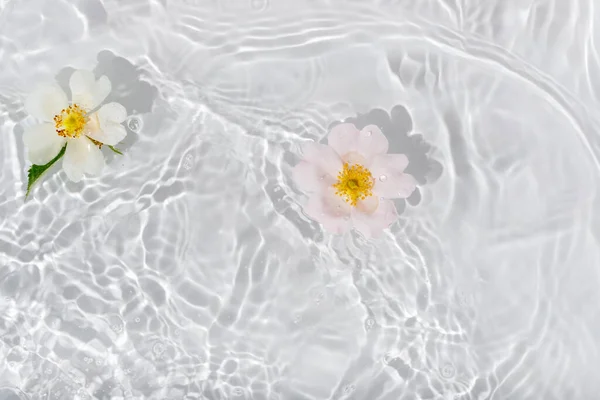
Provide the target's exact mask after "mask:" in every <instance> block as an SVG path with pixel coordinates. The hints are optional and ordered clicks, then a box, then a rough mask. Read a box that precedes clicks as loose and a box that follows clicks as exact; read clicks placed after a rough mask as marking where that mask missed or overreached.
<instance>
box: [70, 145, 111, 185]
mask: <svg viewBox="0 0 600 400" xmlns="http://www.w3.org/2000/svg"><path fill="white" fill-rule="evenodd" d="M102 168H104V156H103V155H102V152H101V151H100V149H99V148H98V146H96V145H95V144H93V143H92V141H91V140H89V139H88V138H86V137H83V136H82V137H79V138H77V139H71V140H69V142H68V144H67V151H66V152H65V157H64V161H63V169H64V170H65V173H66V174H67V177H68V178H69V179H70V180H72V181H73V182H79V181H80V180H81V179H82V178H83V174H84V173H88V174H92V175H97V174H99V173H100V171H102Z"/></svg>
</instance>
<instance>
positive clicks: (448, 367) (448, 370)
mask: <svg viewBox="0 0 600 400" xmlns="http://www.w3.org/2000/svg"><path fill="white" fill-rule="evenodd" d="M440 373H441V374H442V376H443V377H444V378H446V379H450V378H452V377H453V376H454V374H455V373H456V371H455V369H454V365H452V364H445V365H444V366H443V367H442V369H441V371H440Z"/></svg>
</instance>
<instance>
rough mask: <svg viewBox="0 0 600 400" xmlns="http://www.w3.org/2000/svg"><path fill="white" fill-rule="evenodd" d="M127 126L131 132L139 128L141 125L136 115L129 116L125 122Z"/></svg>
mask: <svg viewBox="0 0 600 400" xmlns="http://www.w3.org/2000/svg"><path fill="white" fill-rule="evenodd" d="M127 126H128V127H129V129H131V130H132V131H133V132H138V131H139V130H140V128H141V127H142V121H140V119H139V118H138V117H131V118H129V121H128V122H127Z"/></svg>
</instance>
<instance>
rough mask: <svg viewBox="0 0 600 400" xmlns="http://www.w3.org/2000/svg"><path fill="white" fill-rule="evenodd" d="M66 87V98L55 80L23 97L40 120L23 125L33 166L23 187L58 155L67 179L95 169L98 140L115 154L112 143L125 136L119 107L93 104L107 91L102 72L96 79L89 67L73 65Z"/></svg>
mask: <svg viewBox="0 0 600 400" xmlns="http://www.w3.org/2000/svg"><path fill="white" fill-rule="evenodd" d="M69 86H70V89H71V102H69V101H68V98H67V95H66V94H65V92H64V91H63V90H62V89H61V88H60V87H59V86H58V85H56V84H52V85H49V86H44V87H41V88H39V89H37V90H35V91H34V92H33V93H32V94H31V95H30V96H29V97H28V98H27V99H26V101H25V109H26V110H27V112H28V113H29V114H30V115H31V116H33V117H34V118H36V119H38V120H41V121H43V123H41V124H37V125H33V126H29V127H27V128H26V129H25V133H24V135H23V141H24V143H25V146H26V147H27V150H28V153H27V154H28V157H29V160H30V161H31V162H32V163H33V164H34V165H33V167H37V168H33V167H32V169H30V172H29V185H28V192H29V189H30V186H31V184H32V183H33V181H35V179H37V178H38V177H39V175H41V173H39V174H37V173H36V171H40V170H41V169H43V168H45V169H47V168H49V166H50V165H52V164H53V163H54V162H56V161H57V160H58V159H59V158H61V157H63V155H64V160H63V163H62V165H63V169H64V171H65V173H66V174H67V177H68V178H69V179H70V180H71V181H74V182H78V181H80V180H81V179H82V178H83V176H84V174H90V175H98V174H100V172H101V171H102V169H103V168H104V156H103V154H102V151H101V150H100V149H101V147H102V145H107V146H109V147H110V148H111V149H112V150H113V151H115V152H117V153H119V151H118V150H117V149H115V148H114V147H113V146H114V145H116V144H117V143H119V142H120V141H121V140H123V139H124V138H125V136H126V135H127V131H126V129H125V127H124V126H123V125H122V122H123V121H125V119H126V118H127V111H126V110H125V107H123V106H122V105H121V104H119V103H108V104H105V105H103V106H102V107H100V108H98V107H99V106H100V105H101V104H102V102H103V101H104V100H105V99H106V97H107V96H108V94H109V93H110V91H111V83H110V80H109V79H108V78H107V77H106V76H102V77H101V78H100V79H98V80H96V78H95V76H94V74H93V72H91V71H84V70H77V71H75V72H73V74H72V75H71V78H70V81H69ZM45 169H43V171H45ZM43 171H41V172H42V173H43ZM32 179H33V181H32Z"/></svg>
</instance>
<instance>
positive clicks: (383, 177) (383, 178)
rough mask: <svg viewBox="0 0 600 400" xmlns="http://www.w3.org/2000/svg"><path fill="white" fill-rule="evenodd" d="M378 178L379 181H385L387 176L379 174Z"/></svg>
mask: <svg viewBox="0 0 600 400" xmlns="http://www.w3.org/2000/svg"><path fill="white" fill-rule="evenodd" d="M379 180H380V181H381V182H385V181H387V176H385V175H381V176H380V177H379Z"/></svg>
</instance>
